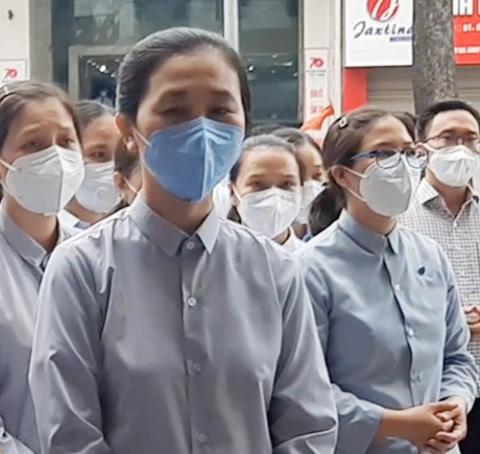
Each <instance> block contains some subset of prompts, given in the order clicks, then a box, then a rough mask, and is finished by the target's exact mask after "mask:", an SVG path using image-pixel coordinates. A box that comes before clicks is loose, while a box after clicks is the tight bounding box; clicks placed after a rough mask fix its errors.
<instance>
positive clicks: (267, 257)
mask: <svg viewBox="0 0 480 454" xmlns="http://www.w3.org/2000/svg"><path fill="white" fill-rule="evenodd" d="M218 240H219V242H220V243H221V244H220V247H222V248H224V250H228V251H231V253H232V254H234V255H235V263H234V266H235V267H237V268H238V269H239V270H241V271H242V272H243V273H253V274H256V275H257V276H260V275H262V274H264V275H265V278H266V277H267V275H268V276H270V277H271V278H273V279H274V280H275V282H277V283H278V284H280V285H281V284H282V283H285V282H288V281H289V280H291V279H294V278H295V277H296V276H298V275H299V273H300V267H299V266H298V260H297V258H296V257H295V256H294V255H293V254H292V253H290V252H288V251H286V250H285V249H284V248H283V247H282V246H279V245H278V244H277V243H275V242H274V241H272V240H270V239H269V238H267V237H265V236H263V235H260V234H257V233H255V232H253V231H252V230H250V229H248V228H246V227H245V226H243V225H240V224H237V223H235V222H232V221H228V220H225V219H221V220H220V231H219V239H218Z"/></svg>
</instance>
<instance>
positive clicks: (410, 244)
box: [397, 225, 450, 269]
mask: <svg viewBox="0 0 480 454" xmlns="http://www.w3.org/2000/svg"><path fill="white" fill-rule="evenodd" d="M397 228H398V233H399V235H400V238H401V242H402V248H403V251H402V252H403V253H405V255H406V257H407V258H408V257H411V256H412V255H416V256H417V257H418V258H419V259H420V260H423V261H428V262H430V263H432V264H434V265H435V266H437V267H438V268H439V269H445V266H449V264H450V262H449V259H448V257H447V254H446V253H445V251H444V250H443V248H442V247H441V246H440V244H439V243H438V242H437V241H435V240H434V239H433V238H431V237H430V236H427V235H424V234H423V233H420V232H418V231H416V230H413V229H411V228H409V227H407V226H404V225H399V226H398V227H397Z"/></svg>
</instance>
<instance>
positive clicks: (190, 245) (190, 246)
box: [187, 241, 195, 251]
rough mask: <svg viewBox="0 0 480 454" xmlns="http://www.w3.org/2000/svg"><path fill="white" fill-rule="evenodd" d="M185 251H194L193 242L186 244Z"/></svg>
mask: <svg viewBox="0 0 480 454" xmlns="http://www.w3.org/2000/svg"><path fill="white" fill-rule="evenodd" d="M187 249H188V250H189V251H191V250H192V249H195V243H194V242H193V241H188V242H187Z"/></svg>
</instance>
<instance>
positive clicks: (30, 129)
mask: <svg viewBox="0 0 480 454" xmlns="http://www.w3.org/2000/svg"><path fill="white" fill-rule="evenodd" d="M57 126H58V128H59V129H60V130H61V132H62V133H69V134H70V133H72V132H76V131H75V128H74V126H73V125H72V126H65V125H63V126H60V125H57ZM43 130H44V125H33V126H26V127H25V128H22V130H21V131H20V134H19V137H22V136H24V135H28V134H32V133H36V132H40V131H43Z"/></svg>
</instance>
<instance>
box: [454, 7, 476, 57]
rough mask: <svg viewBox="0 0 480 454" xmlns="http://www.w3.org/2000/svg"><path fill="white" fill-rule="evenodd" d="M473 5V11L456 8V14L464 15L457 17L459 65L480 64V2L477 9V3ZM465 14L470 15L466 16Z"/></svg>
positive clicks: (456, 46)
mask: <svg viewBox="0 0 480 454" xmlns="http://www.w3.org/2000/svg"><path fill="white" fill-rule="evenodd" d="M454 3H455V2H454ZM463 3H465V2H463ZM471 3H472V9H471V10H467V11H465V10H464V11H462V10H461V9H459V10H455V8H454V12H455V13H460V14H462V13H463V15H458V16H456V17H455V54H456V57H457V64H459V65H478V64H480V10H479V7H480V1H478V3H479V4H478V5H475V8H473V3H475V4H476V3H477V1H475V2H473V1H472V2H471ZM465 12H467V13H468V14H464V13H465ZM470 13H471V14H470Z"/></svg>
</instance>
